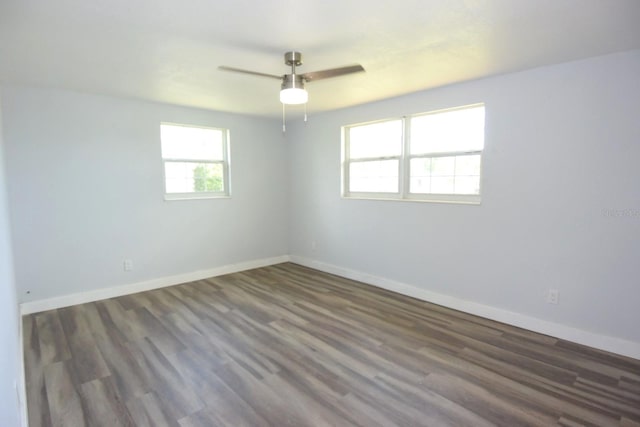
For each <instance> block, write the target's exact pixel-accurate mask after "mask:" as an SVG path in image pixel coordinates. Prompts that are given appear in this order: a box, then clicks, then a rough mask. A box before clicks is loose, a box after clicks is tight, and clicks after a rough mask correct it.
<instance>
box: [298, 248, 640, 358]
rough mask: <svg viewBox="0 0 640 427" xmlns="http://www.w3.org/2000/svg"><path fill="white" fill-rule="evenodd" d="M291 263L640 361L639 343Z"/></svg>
mask: <svg viewBox="0 0 640 427" xmlns="http://www.w3.org/2000/svg"><path fill="white" fill-rule="evenodd" d="M290 260H291V262H293V263H295V264H300V265H303V266H305V267H309V268H313V269H315V270H320V271H324V272H326V273H331V274H335V275H336V276H340V277H345V278H347V279H352V280H357V281H359V282H363V283H367V284H369V285H373V286H376V287H379V288H383V289H386V290H389V291H393V292H397V293H399V294H402V295H407V296H410V297H413V298H416V299H420V300H423V301H427V302H431V303H434V304H438V305H441V306H444V307H448V308H452V309H454V310H459V311H464V312H465V313H469V314H474V315H476V316H480V317H484V318H487V319H491V320H496V321H498V322H502V323H506V324H509V325H512V326H517V327H520V328H523V329H527V330H530V331H533V332H538V333H541V334H544V335H549V336H552V337H556V338H561V339H563V340H567V341H571V342H574V343H578V344H583V345H586V346H589V347H593V348H597V349H600V350H604V351H609V352H611V353H616V354H620V355H622V356H627V357H632V358H634V359H640V343H637V342H633V341H627V340H624V339H621V338H616V337H611V336H607V335H601V334H596V333H593V332H589V331H585V330H582V329H577V328H574V327H571V326H566V325H563V324H560V323H554V322H549V321H546V320H542V319H538V318H535V317H531V316H527V315H524V314H520V313H516V312H512V311H508V310H504V309H501V308H496V307H492V306H488V305H484V304H478V303H476V302H473V301H467V300H463V299H460V298H456V297H452V296H450V295H445V294H441V293H437V292H432V291H429V290H426V289H422V288H419V287H417V286H413V285H408V284H406V283H400V282H397V281H394V280H390V279H387V278H384V277H379V276H373V275H370V274H366V273H362V272H359V271H355V270H350V269H347V268H343V267H339V266H336V265H333V264H327V263H323V262H320V261H316V260H313V259H309V258H305V257H299V256H294V255H292V256H291V257H290Z"/></svg>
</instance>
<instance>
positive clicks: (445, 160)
mask: <svg viewBox="0 0 640 427" xmlns="http://www.w3.org/2000/svg"><path fill="white" fill-rule="evenodd" d="M409 167H410V181H409V192H410V193H414V194H429V193H433V194H480V155H475V154H474V155H469V156H447V157H424V158H417V159H411V162H410V164H409Z"/></svg>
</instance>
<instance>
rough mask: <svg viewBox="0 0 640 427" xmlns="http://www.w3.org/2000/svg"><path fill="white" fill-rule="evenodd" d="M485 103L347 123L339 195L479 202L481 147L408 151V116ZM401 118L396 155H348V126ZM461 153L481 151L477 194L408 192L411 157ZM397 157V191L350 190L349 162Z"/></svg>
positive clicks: (443, 111)
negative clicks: (399, 148)
mask: <svg viewBox="0 0 640 427" xmlns="http://www.w3.org/2000/svg"><path fill="white" fill-rule="evenodd" d="M477 107H484V103H477V104H471V105H465V106H461V107H454V108H446V109H441V110H435V111H429V112H427V113H419V114H412V115H409V116H403V117H395V118H390V119H383V120H376V121H371V122H363V123H357V124H352V125H346V126H343V127H342V180H341V184H342V188H341V193H342V197H343V198H346V199H372V200H396V201H398V200H399V201H417V202H435V203H464V204H480V202H481V196H482V163H483V151H484V148H483V149H482V150H465V151H451V152H435V153H423V154H413V155H412V154H411V150H410V147H411V118H413V117H421V116H425V115H429V114H440V113H446V112H450V111H456V110H463V109H468V108H477ZM395 120H402V129H403V134H402V144H401V146H402V148H401V153H400V155H399V156H385V157H375V158H357V159H351V158H350V157H349V152H350V149H349V130H350V129H351V128H354V127H357V126H363V125H371V124H376V123H383V122H388V121H395ZM464 155H480V188H479V192H478V194H439V193H424V194H423V193H411V192H410V191H409V190H410V188H409V187H410V182H411V170H410V163H411V160H412V159H419V158H436V157H451V156H464ZM390 159H399V162H398V191H397V192H393V193H391V192H388V193H380V192H355V191H349V182H350V177H349V171H350V165H351V164H352V163H355V162H363V161H375V160H390Z"/></svg>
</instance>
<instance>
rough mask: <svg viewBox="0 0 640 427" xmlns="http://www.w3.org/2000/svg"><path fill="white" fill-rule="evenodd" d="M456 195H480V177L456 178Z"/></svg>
mask: <svg viewBox="0 0 640 427" xmlns="http://www.w3.org/2000/svg"><path fill="white" fill-rule="evenodd" d="M454 187H455V191H454V194H480V177H479V176H456V178H455V184H454Z"/></svg>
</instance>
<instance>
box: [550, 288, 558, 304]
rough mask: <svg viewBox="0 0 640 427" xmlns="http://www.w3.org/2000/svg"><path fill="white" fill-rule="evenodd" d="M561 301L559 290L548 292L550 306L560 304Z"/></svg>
mask: <svg viewBox="0 0 640 427" xmlns="http://www.w3.org/2000/svg"><path fill="white" fill-rule="evenodd" d="M559 300H560V291H559V290H557V289H549V290H548V291H547V303H548V304H558V301H559Z"/></svg>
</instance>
